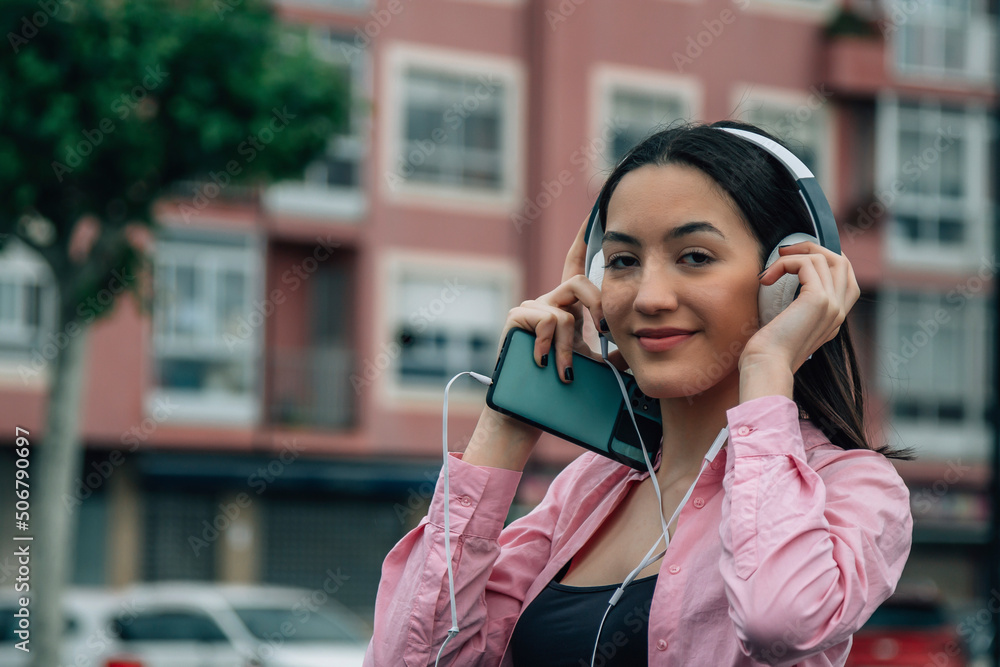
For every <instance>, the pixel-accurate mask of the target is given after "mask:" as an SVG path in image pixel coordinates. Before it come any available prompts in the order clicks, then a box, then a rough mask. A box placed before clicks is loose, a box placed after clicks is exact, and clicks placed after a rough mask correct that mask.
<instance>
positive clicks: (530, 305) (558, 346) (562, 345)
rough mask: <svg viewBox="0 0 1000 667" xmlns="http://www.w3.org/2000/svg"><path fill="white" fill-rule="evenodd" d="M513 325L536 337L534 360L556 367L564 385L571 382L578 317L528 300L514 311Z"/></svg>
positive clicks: (541, 302)
mask: <svg viewBox="0 0 1000 667" xmlns="http://www.w3.org/2000/svg"><path fill="white" fill-rule="evenodd" d="M510 319H512V320H513V321H514V326H520V327H522V328H524V329H527V330H528V331H533V332H534V334H535V347H534V358H535V363H536V364H538V365H539V366H548V365H550V364H554V365H555V367H556V370H557V371H558V373H557V374H558V375H559V377H560V379H561V380H562V381H563V382H569V381H571V379H572V377H573V376H572V371H570V373H569V374H567V373H566V369H567V368H570V369H572V367H573V343H574V334H575V326H576V325H575V323H576V318H575V317H574V316H573V314H572V313H569V312H567V311H565V310H563V309H562V308H557V307H555V306H551V305H549V304H546V303H544V302H543V301H540V300H535V301H525V302H524V303H523V304H521V306H520V307H519V308H516V309H513V310H512V311H511V318H510Z"/></svg>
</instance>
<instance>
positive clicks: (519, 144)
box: [376, 42, 526, 214]
mask: <svg viewBox="0 0 1000 667" xmlns="http://www.w3.org/2000/svg"><path fill="white" fill-rule="evenodd" d="M413 65H415V66H418V67H421V68H423V69H428V70H436V71H439V72H441V73H443V74H450V75H458V76H468V77H472V78H479V77H496V78H497V79H499V80H500V82H501V83H502V85H503V86H504V106H503V130H502V136H501V138H500V146H501V161H502V165H503V166H502V169H501V178H502V181H503V185H502V187H501V188H500V189H499V190H493V189H485V188H471V187H460V186H448V185H441V184H435V183H426V182H411V181H407V180H406V179H405V178H404V177H403V176H402V175H401V174H399V173H398V171H397V163H398V161H399V158H400V156H402V155H403V154H404V148H403V145H404V138H403V135H404V132H405V128H406V111H407V109H406V104H405V92H406V83H407V82H406V70H407V68H408V67H410V66H413ZM524 78H525V74H524V70H523V64H522V63H521V62H520V61H518V60H516V59H514V58H507V57H501V56H495V55H487V54H483V53H478V52H471V51H458V50H451V49H441V48H436V47H429V46H422V45H416V44H410V43H403V42H393V43H391V44H389V45H388V46H387V47H386V49H385V58H384V61H383V84H382V99H383V100H384V106H382V108H383V109H385V113H383V114H381V123H380V128H379V131H380V132H381V135H382V139H383V140H382V142H381V146H382V150H381V154H380V160H379V168H378V175H377V177H376V178H377V181H378V188H379V191H380V192H381V193H382V195H383V196H384V197H385V199H386V200H387V201H389V202H390V203H393V204H400V205H413V206H421V207H430V208H446V209H457V210H464V211H476V212H483V213H499V214H505V213H507V212H509V211H510V210H511V209H512V208H514V207H516V206H517V205H518V204H519V202H520V201H521V199H522V198H523V196H524V195H523V193H524V183H523V179H524V144H525V136H524V127H525V113H526V109H525V103H526V102H525V99H524V98H525V95H524V93H523V90H524Z"/></svg>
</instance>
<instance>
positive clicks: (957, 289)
mask: <svg viewBox="0 0 1000 667" xmlns="http://www.w3.org/2000/svg"><path fill="white" fill-rule="evenodd" d="M278 7H279V11H280V13H281V15H282V17H283V18H284V20H285V21H286V22H287V24H288V28H289V34H288V38H289V39H290V40H293V39H307V40H309V41H310V43H312V44H313V45H314V46H315V48H316V50H317V52H318V53H320V54H321V55H322V57H325V58H328V59H330V60H332V61H334V62H337V63H340V64H341V65H342V66H343V67H344V68H346V69H347V70H348V71H349V72H350V74H351V79H352V82H353V92H354V104H353V117H352V131H351V133H350V134H349V135H346V136H339V137H334V138H332V139H331V142H330V147H329V152H328V155H327V157H326V158H325V159H324V160H320V161H318V162H316V163H315V164H312V165H309V167H308V168H307V169H305V171H304V176H303V178H302V180H300V181H297V182H290V183H283V184H279V185H276V186H274V187H272V188H271V189H269V190H268V191H267V192H266V193H265V194H264V196H263V197H261V198H260V199H259V200H258V199H255V198H253V197H251V196H249V195H248V194H247V193H245V192H243V191H241V190H240V189H239V188H237V187H235V186H226V187H222V188H219V187H217V186H216V185H214V184H201V185H189V186H185V187H181V188H179V189H178V191H177V196H176V197H174V198H172V199H170V200H168V201H164V203H163V205H162V206H161V208H160V211H159V216H160V220H161V221H162V222H163V223H164V225H165V226H166V228H167V230H168V231H166V232H165V233H163V234H162V235H161V236H159V237H158V238H157V239H156V243H155V249H154V258H155V281H156V282H155V284H156V299H157V301H156V307H155V309H154V312H153V314H152V316H146V315H142V314H140V313H139V312H138V311H137V309H136V307H135V304H134V303H133V302H132V301H131V300H129V299H124V300H122V301H121V302H119V303H118V305H117V306H116V308H115V311H114V314H113V315H112V316H111V317H110V318H108V319H107V320H106V321H101V322H100V323H99V324H98V325H97V326H96V327H94V330H93V332H92V336H91V340H90V343H89V344H90V357H89V360H88V363H89V368H88V375H87V390H86V392H87V393H86V400H85V407H84V411H85V412H84V419H83V429H84V437H85V441H86V447H87V460H86V463H85V466H84V469H83V471H82V473H81V476H80V483H79V486H80V488H79V493H78V496H79V498H77V500H79V502H78V503H74V504H76V505H78V506H79V507H78V509H79V512H80V520H81V523H80V526H81V530H80V535H79V538H78V544H79V549H78V553H77V568H76V580H77V581H79V582H87V583H104V584H108V585H117V584H122V583H125V582H128V581H132V580H142V579H154V580H155V579H164V578H177V577H184V578H195V579H219V580H236V581H240V580H246V581H267V582H282V583H294V584H302V585H307V586H308V585H316V582H317V581H320V580H322V577H323V576H325V573H326V572H327V570H328V569H334V570H336V569H337V568H338V567H339V568H341V570H342V571H343V572H344V573H346V574H347V575H348V578H347V580H346V582H345V583H344V585H343V588H342V590H341V592H340V593H339V594H338V597H339V598H340V599H341V601H343V602H345V603H347V604H349V605H351V606H353V607H354V608H355V609H357V610H359V611H360V612H362V613H370V609H371V606H372V603H373V598H374V593H375V586H376V584H377V580H378V576H379V565H380V563H381V560H382V557H383V556H384V554H385V552H386V550H387V549H388V548H389V547H390V546H391V545H392V544H393V543H395V541H396V540H397V539H398V538H399V537H400V536H401V535H402V533H403V532H404V531H405V530H407V529H408V528H409V527H410V526H412V525H413V524H414V523H415V522H416V521H417V520H418V519H419V518H420V516H422V514H423V512H424V509H425V507H426V503H427V501H428V499H429V497H430V493H431V489H432V486H433V483H434V480H435V479H436V475H437V471H438V469H439V467H440V460H441V408H442V397H443V396H442V392H443V388H444V385H445V383H446V382H447V380H448V379H450V378H451V377H452V376H453V375H454V374H455V373H457V372H459V371H463V370H478V371H480V372H484V373H489V372H490V371H491V370H492V368H493V363H494V359H495V352H496V345H497V337H498V334H499V331H500V328H501V325H502V322H503V320H504V317H505V315H506V312H507V310H508V309H509V308H511V307H512V306H515V305H517V304H518V303H520V302H521V301H522V300H523V299H527V298H532V297H534V296H537V295H539V294H542V293H544V292H546V291H548V290H550V289H552V288H553V287H554V286H555V285H556V284H557V282H558V280H559V277H560V274H561V270H562V264H563V258H564V255H565V252H566V250H567V248H568V246H569V243H570V242H571V240H572V239H573V237H574V235H575V233H576V231H577V229H578V227H579V225H580V223H581V222H582V220H583V218H584V216H585V215H586V214H587V213H588V212H589V210H590V207H591V204H592V201H593V198H594V197H595V195H596V193H597V191H598V189H599V188H600V185H601V183H602V181H603V177H604V175H605V174H606V173H607V171H608V169H609V166H610V165H611V164H612V163H613V162H614V160H615V159H616V158H617V157H618V156H619V155H621V154H622V152H623V151H624V150H625V149H626V148H628V147H629V146H631V145H632V144H634V143H635V142H636V141H638V140H639V139H640V138H642V137H643V136H644V135H645V134H646V133H647V132H648V131H649V130H650V129H651V128H653V127H656V126H659V125H662V124H668V123H671V122H674V121H676V120H678V119H684V120H689V119H693V120H707V121H714V120H719V119H723V118H740V119H744V120H748V121H751V122H755V123H759V124H761V125H763V126H765V127H767V128H769V129H771V130H772V131H773V132H775V133H776V134H778V135H780V136H781V137H782V138H783V139H784V140H785V141H786V142H787V143H788V144H789V145H790V146H791V147H792V148H793V150H794V151H795V152H796V153H797V154H799V155H800V156H801V157H802V158H803V159H804V160H805V161H806V162H807V163H808V164H809V165H810V166H811V167H812V168H813V169H814V171H815V172H816V174H817V176H818V177H819V179H820V182H821V183H822V184H823V186H824V188H825V190H826V192H827V195H828V196H829V198H830V200H831V203H832V205H833V207H834V211H835V212H836V213H837V215H838V220H839V221H840V224H841V233H842V237H843V243H844V248H845V252H846V254H847V255H848V256H850V257H851V258H852V261H853V262H854V266H855V269H856V271H857V274H858V277H859V279H860V280H861V282H862V286H863V289H864V290H865V297H864V298H863V300H862V302H861V303H859V304H858V306H857V308H856V310H855V311H854V312H853V314H852V326H853V328H854V332H855V336H856V340H857V341H858V344H859V347H860V353H861V355H862V361H863V363H864V366H865V368H866V370H867V377H866V378H865V380H866V382H867V385H868V387H869V389H870V391H871V416H872V418H873V420H874V423H875V424H876V425H877V426H878V428H877V431H878V433H879V434H884V437H886V438H888V439H889V440H890V441H891V442H893V443H894V444H897V445H899V444H902V445H907V446H913V447H915V448H917V450H918V451H919V453H920V456H921V458H920V461H919V462H917V463H904V464H900V466H899V469H900V471H901V472H902V474H903V475H904V476H905V477H906V479H907V480H908V482H909V483H910V484H911V486H912V491H913V509H914V515H915V518H916V521H917V528H916V531H915V547H914V550H913V555H912V557H911V560H910V565H909V568H908V572H907V576H908V577H909V576H912V577H914V578H919V577H922V576H929V577H932V578H934V579H935V580H936V581H937V582H938V583H939V585H940V586H941V587H942V588H943V589H945V590H946V591H947V592H948V594H949V596H950V597H951V599H952V600H953V601H954V602H955V604H957V605H965V604H968V605H972V606H973V607H975V605H976V601H977V600H978V599H979V598H980V597H981V596H982V592H983V591H985V590H986V588H987V587H986V585H985V581H986V579H985V577H986V570H985V562H984V558H985V553H986V551H985V550H986V539H987V514H986V512H987V510H988V500H987V495H986V492H987V484H988V468H987V460H988V457H987V453H988V447H989V442H990V438H991V435H990V431H989V428H988V422H987V421H986V418H987V407H988V406H989V405H990V404H991V403H990V400H989V398H990V389H989V387H988V377H987V369H988V368H989V363H990V358H989V355H988V354H987V352H986V351H987V349H988V348H989V347H990V343H989V341H990V340H991V336H992V333H991V332H990V331H989V329H988V326H989V322H990V318H989V317H988V314H987V310H986V306H985V304H986V300H987V297H988V295H989V294H990V292H991V290H992V289H993V287H992V284H993V275H994V272H995V270H996V259H995V258H994V257H993V256H992V254H991V253H990V252H987V251H986V250H987V249H989V248H992V242H993V241H992V233H991V227H990V225H989V220H990V219H991V218H990V215H991V211H992V202H991V199H990V196H991V194H990V188H989V184H988V182H987V174H988V173H989V170H988V150H987V147H988V140H989V139H990V136H989V132H988V125H989V123H988V113H989V110H990V108H991V107H992V105H994V104H995V103H996V91H995V89H994V88H993V87H992V84H991V83H990V80H991V79H990V77H991V76H992V70H991V67H990V63H992V62H993V56H992V49H993V48H995V42H996V39H995V34H994V33H993V32H992V28H990V26H991V25H992V22H993V17H992V16H991V15H990V14H988V10H987V8H986V6H985V3H984V2H982V0H958V2H957V3H955V2H951V3H943V2H939V1H938V0H926V1H925V2H918V1H917V0H901V1H900V2H899V3H898V4H895V5H893V4H889V5H886V6H884V7H881V9H877V8H875V7H858V8H855V11H856V12H859V13H862V14H865V13H866V12H868V14H867V15H870V16H874V17H876V18H877V17H881V18H880V19H879V22H878V24H877V27H876V29H875V31H874V34H872V35H869V36H857V35H855V34H851V33H852V32H857V31H854V30H851V29H850V28H849V23H848V22H846V21H843V20H841V21H837V22H835V21H834V17H835V15H836V14H837V12H838V10H839V9H840V7H839V6H838V4H837V3H836V2H834V1H833V0H733V1H730V0H629V1H628V2H605V1H603V0H558V1H557V0H539V1H533V0H421V2H419V3H417V2H412V1H411V0H389V1H388V2H385V1H383V0H379V1H378V2H377V4H373V3H371V2H370V1H368V0H327V1H326V2H319V1H318V0H297V1H293V0H283V1H282V2H280V3H279V6H278ZM877 12H881V13H877ZM828 26H829V27H830V28H831V29H830V32H831V33H832V34H831V35H830V36H828V37H825V36H824V33H825V31H826V30H827V28H828ZM845 26H846V27H845ZM303 85H308V82H303ZM279 102H280V101H276V104H278V103H279ZM289 122H294V119H291V120H290V121H289ZM234 155H240V154H239V153H237V151H236V147H234ZM238 159H247V156H241V157H239V158H238ZM213 187H214V189H213ZM50 290H51V288H50V287H49V286H48V283H47V278H46V276H45V272H44V271H43V270H42V268H41V265H40V264H39V263H38V261H37V259H35V258H32V257H31V256H29V255H28V254H27V253H24V252H21V251H19V250H18V249H17V248H14V247H12V248H11V249H9V250H8V252H7V253H6V255H5V256H4V257H3V258H2V260H0V345H2V346H3V347H2V352H3V356H2V357H0V381H2V384H0V421H2V422H3V423H5V424H14V423H17V424H19V425H21V426H25V427H27V428H29V429H32V430H38V431H41V429H42V424H43V410H44V381H45V378H46V376H47V372H48V368H47V366H46V364H45V361H44V356H42V357H39V356H37V355H36V356H34V357H32V349H33V346H35V347H37V346H43V345H44V343H45V342H46V340H47V339H46V335H47V331H46V329H45V325H46V312H47V304H48V303H49V302H50V301H51V293H50ZM39 349H43V348H39ZM33 358H34V360H35V361H34V363H33V362H32V359H33ZM26 369H27V370H26ZM484 396H485V390H484V389H483V388H482V387H479V386H478V385H475V383H473V382H471V381H469V380H467V379H465V380H460V381H458V382H456V384H455V385H454V387H453V389H452V392H451V398H450V408H449V415H450V426H449V428H450V430H449V435H450V437H449V439H450V446H451V447H452V449H457V448H461V447H462V446H463V443H464V442H465V441H466V440H467V438H468V437H469V435H471V432H472V429H473V428H474V426H475V424H476V421H477V419H478V415H479V413H480V411H481V409H482V406H483V401H484ZM11 439H12V436H11ZM579 452H580V450H578V449H577V448H575V447H574V446H572V445H569V444H567V443H563V442H560V441H558V440H556V439H554V438H551V439H550V438H547V439H545V440H544V441H543V445H542V446H541V448H540V451H539V453H538V455H537V457H536V459H535V460H534V461H533V463H532V468H531V469H530V470H529V471H528V472H527V473H526V476H525V479H524V482H523V484H522V487H521V503H522V505H520V506H519V507H517V508H515V510H516V511H526V510H527V509H529V508H530V506H532V505H533V504H534V503H535V502H537V501H538V499H539V498H540V494H541V493H543V492H544V489H545V486H546V484H547V482H548V480H549V479H551V477H552V476H553V475H554V474H555V472H557V471H558V469H559V468H560V467H561V466H562V465H564V464H565V463H566V462H567V461H569V460H570V459H571V458H573V457H574V456H576V455H577V454H579ZM12 461H13V457H12V455H10V454H7V455H5V456H4V457H3V458H0V465H2V466H3V469H7V468H10V466H12ZM0 473H2V470H0ZM2 474H6V473H2ZM241 493H245V494H248V495H249V496H250V497H251V498H252V500H253V502H251V503H250V504H249V505H247V506H245V507H244V506H243V505H242V504H239V503H237V502H236V499H237V498H239V494H241ZM9 502H11V500H10V499H4V500H2V501H0V509H2V507H3V506H4V505H3V503H9Z"/></svg>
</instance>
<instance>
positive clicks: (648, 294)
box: [634, 267, 677, 314]
mask: <svg viewBox="0 0 1000 667" xmlns="http://www.w3.org/2000/svg"><path fill="white" fill-rule="evenodd" d="M634 308H635V309H636V310H637V311H639V312H641V313H645V314H653V313H656V312H659V311H661V310H674V309H676V308H677V277H676V276H673V275H671V274H670V272H669V271H668V270H667V269H665V268H659V267H653V268H644V269H643V271H642V274H641V276H640V278H639V289H638V291H637V292H636V295H635V301H634Z"/></svg>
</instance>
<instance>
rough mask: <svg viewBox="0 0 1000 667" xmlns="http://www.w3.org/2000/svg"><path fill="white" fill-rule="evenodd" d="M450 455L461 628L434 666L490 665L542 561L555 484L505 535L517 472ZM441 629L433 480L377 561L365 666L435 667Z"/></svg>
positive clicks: (442, 589) (445, 608)
mask: <svg viewBox="0 0 1000 667" xmlns="http://www.w3.org/2000/svg"><path fill="white" fill-rule="evenodd" d="M451 457H452V458H451V459H450V465H449V468H450V474H451V481H450V487H451V488H450V490H451V494H450V506H451V548H452V568H453V574H454V580H455V599H456V604H457V611H458V627H459V630H460V631H459V633H458V634H457V635H456V636H455V637H454V638H452V639H451V640H450V641H449V642H448V645H447V646H446V647H445V652H444V654H443V655H442V656H441V661H442V663H441V664H445V665H496V664H499V663H500V659H501V657H502V655H503V651H504V649H505V647H506V645H507V640H508V638H509V636H510V634H511V632H513V628H514V624H515V623H516V621H517V618H518V615H519V614H520V611H521V603H522V601H523V599H524V595H525V592H526V591H527V589H528V587H529V586H530V585H531V584H532V583H533V582H534V580H535V578H536V577H537V576H538V574H539V572H541V570H542V569H543V568H544V567H545V565H546V564H547V562H548V557H549V553H550V547H551V539H552V531H553V530H554V529H555V526H556V522H557V519H558V513H559V510H560V502H559V500H558V499H557V496H558V494H556V493H554V492H553V487H554V486H555V484H556V483H555V482H553V486H552V487H550V489H549V492H548V493H547V494H546V497H545V499H544V500H543V501H542V502H541V503H540V504H539V505H538V507H536V508H535V509H534V510H533V511H532V512H531V513H529V514H528V515H526V516H524V517H522V518H520V519H518V520H517V521H515V522H513V523H511V524H510V525H509V526H508V527H507V528H506V529H504V528H503V524H504V520H505V519H506V517H507V513H508V511H509V509H510V505H511V502H512V501H513V498H514V492H515V491H516V488H517V484H518V481H519V480H520V477H521V473H519V472H515V471H511V470H503V469H499V468H488V467H479V466H474V465H470V464H467V463H464V462H463V461H462V460H461V455H458V454H452V455H451ZM450 628H451V603H450V597H449V593H448V570H447V563H446V560H445V545H444V488H443V483H442V480H439V481H438V484H437V488H436V489H435V492H434V497H433V498H432V500H431V504H430V508H429V510H428V513H427V516H426V517H424V519H422V520H421V522H420V524H419V525H418V526H417V527H416V528H414V529H413V530H412V531H410V532H409V533H408V534H407V535H405V536H404V537H403V539H402V540H400V542H399V543H398V544H397V545H396V546H395V547H394V548H393V549H392V550H391V551H390V552H389V554H388V556H386V559H385V562H384V564H383V565H382V580H381V582H380V584H379V590H378V596H377V598H376V601H375V622H374V633H373V636H372V641H371V643H370V644H369V646H368V651H367V654H366V656H365V661H364V665H365V667H398V666H399V665H407V666H410V667H416V666H419V667H426V666H427V665H434V662H435V660H436V658H437V654H438V651H439V649H440V648H441V644H442V642H443V641H444V640H445V638H446V637H447V634H448V630H449V629H450ZM446 658H447V659H446Z"/></svg>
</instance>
